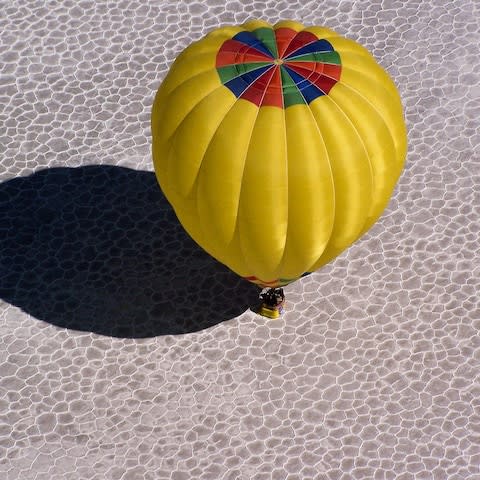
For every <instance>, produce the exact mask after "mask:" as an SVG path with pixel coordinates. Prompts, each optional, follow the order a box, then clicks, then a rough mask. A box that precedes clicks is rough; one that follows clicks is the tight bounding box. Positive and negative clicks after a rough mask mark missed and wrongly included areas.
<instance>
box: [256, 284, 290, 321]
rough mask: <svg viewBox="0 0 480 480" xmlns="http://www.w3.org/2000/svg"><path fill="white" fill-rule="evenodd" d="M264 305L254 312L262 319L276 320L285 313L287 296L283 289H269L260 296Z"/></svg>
mask: <svg viewBox="0 0 480 480" xmlns="http://www.w3.org/2000/svg"><path fill="white" fill-rule="evenodd" d="M260 298H261V299H262V303H261V304H260V306H259V307H258V308H257V309H256V310H254V311H255V313H257V314H258V315H262V317H266V318H271V319H276V318H279V317H280V315H281V314H282V313H283V312H284V308H283V307H284V305H285V295H284V293H283V289H282V288H269V289H268V290H267V291H266V292H265V293H262V294H261V295H260Z"/></svg>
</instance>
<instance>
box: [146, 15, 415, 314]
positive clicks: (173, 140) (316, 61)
mask: <svg viewBox="0 0 480 480" xmlns="http://www.w3.org/2000/svg"><path fill="white" fill-rule="evenodd" d="M151 128H152V138H153V145H152V153H153V161H154V167H155V173H156V176H157V179H158V182H159V184H160V187H161V189H162V191H163V192H164V194H165V196H166V198H167V200H168V201H169V202H170V204H171V205H172V206H173V209H174V210H175V213H176V215H177V217H178V219H179V221H180V222H181V224H182V225H183V227H184V228H185V230H186V231H187V232H188V234H189V235H190V236H191V237H192V238H193V239H194V240H195V241H196V242H197V243H198V244H199V245H200V246H201V247H202V248H203V249H204V250H206V251H207V252H208V253H209V254H210V255H212V256H213V257H214V258H216V259H217V260H218V261H220V262H221V263H223V264H225V265H227V266H228V267H229V268H230V269H231V270H233V271H234V272H236V273H237V274H238V275H240V276H242V277H244V278H245V279H247V280H249V281H250V282H253V283H255V284H258V285H259V286H260V287H262V288H265V287H272V288H276V287H281V286H283V285H287V284H289V283H290V282H293V281H294V280H296V279H298V278H300V277H301V276H303V275H305V274H308V273H309V272H313V271H315V270H317V269H318V268H320V267H321V266H323V265H325V264H326V263H327V262H329V261H331V260H332V259H334V258H335V257H336V256H337V255H339V254H340V253H341V252H342V251H344V250H345V249H346V248H347V247H348V246H350V245H351V244H352V243H353V242H355V241H356V240H357V239H358V238H359V237H360V236H362V235H363V234H364V233H365V232H366V231H367V230H368V229H369V228H370V227H371V226H372V225H373V224H374V222H375V221H376V220H377V219H378V218H379V216H380V215H381V213H382V211H383V210H384V209H385V207H386V206H387V204H388V201H389V199H390V197H391V194H392V192H393V189H394V187H395V184H396V182H397V180H398V178H399V176H400V173H401V171H402V168H403V165H404V162H405V155H406V148H407V140H406V128H405V123H404V118H403V110H402V104H401V101H400V97H399V94H398V92H397V89H396V87H395V85H394V83H393V81H392V80H391V78H390V77H389V75H388V74H387V73H386V72H385V71H384V70H383V68H382V67H381V66H380V65H379V64H378V63H377V62H376V61H375V59H374V58H373V57H372V56H371V54H370V53H369V52H368V51H367V50H366V49H365V48H364V47H362V46H360V45H359V44H358V43H356V42H354V41H352V40H350V39H347V38H344V37H342V36H340V35H339V34H337V33H335V32H334V31H332V30H330V29H327V28H323V27H315V26H314V27H305V26H303V25H302V24H300V23H298V22H293V21H282V22H280V23H277V24H276V25H274V26H272V25H270V24H268V23H266V22H262V21H251V22H248V23H245V24H243V25H240V26H226V27H222V28H218V29H216V30H214V31H212V32H210V33H209V34H208V35H206V36H205V37H204V38H202V39H200V40H199V41H197V42H195V43H193V44H191V45H190V46H188V47H187V48H186V49H185V50H184V51H183V52H182V53H181V54H180V55H179V56H178V58H177V59H176V60H175V62H174V64H173V65H172V67H171V69H170V71H169V72H168V74H167V75H166V77H165V79H164V81H163V83H162V84H161V86H160V88H159V90H158V92H157V95H156V97H155V101H154V104H153V109H152V121H151ZM282 294H283V291H282ZM266 307H268V308H270V307H271V306H270V305H266ZM272 308H273V307H272ZM264 313H265V312H264Z"/></svg>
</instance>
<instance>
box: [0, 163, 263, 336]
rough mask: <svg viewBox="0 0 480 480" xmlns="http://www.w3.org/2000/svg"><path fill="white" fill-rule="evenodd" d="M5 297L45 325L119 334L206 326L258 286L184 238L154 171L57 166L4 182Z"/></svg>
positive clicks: (0, 223)
mask: <svg viewBox="0 0 480 480" xmlns="http://www.w3.org/2000/svg"><path fill="white" fill-rule="evenodd" d="M0 228H1V230H2V232H1V237H0V265H1V267H0V268H1V274H0V296H1V298H3V299H4V300H6V301H7V302H9V303H11V304H13V305H16V306H18V307H20V308H21V309H22V310H24V311H25V312H27V313H29V314H31V315H32V316H34V317H36V318H38V319H40V320H44V321H45V322H48V323H51V324H54V325H57V326H59V327H66V328H71V329H76V330H83V331H89V332H94V333H98V334H102V335H110V336H115V337H128V338H140V337H152V336H157V335H165V334H181V333H189V332H194V331H198V330H202V329H204V328H208V327H210V326H212V325H215V324H217V323H219V322H222V321H223V320H228V319H230V318H232V317H235V316H237V315H240V314H241V313H243V312H244V311H245V310H246V309H247V308H248V307H249V306H250V305H252V303H255V301H256V299H257V298H258V292H259V290H258V289H257V288H256V287H255V286H254V285H251V284H249V283H248V282H246V281H245V280H242V279H240V278H239V277H237V275H235V274H234V273H232V272H231V271H230V270H228V269H227V268H226V267H225V266H223V265H222V264H220V263H219V262H217V261H216V260H214V259H213V258H211V257H210V256H209V255H208V254H206V253H205V252H204V251H203V250H202V249H201V248H200V247H198V246H197V245H196V244H195V243H194V242H193V241H192V240H191V239H190V237H189V236H188V235H187V234H186V233H185V232H184V230H183V228H182V227H181V226H180V224H179V223H178V220H177V219H176V216H175V214H174V212H173V210H172V208H171V207H170V205H169V204H168V203H167V201H166V199H165V197H164V196H163V194H162V193H161V191H160V188H159V186H158V184H157V181H156V178H155V175H154V174H153V173H151V172H143V171H136V170H131V169H127V168H121V167H115V166H98V165H96V166H87V167H80V168H52V169H47V170H42V171H39V172H37V173H35V174H33V175H31V176H29V177H20V178H15V179H13V180H10V181H7V182H5V183H3V184H1V185H0Z"/></svg>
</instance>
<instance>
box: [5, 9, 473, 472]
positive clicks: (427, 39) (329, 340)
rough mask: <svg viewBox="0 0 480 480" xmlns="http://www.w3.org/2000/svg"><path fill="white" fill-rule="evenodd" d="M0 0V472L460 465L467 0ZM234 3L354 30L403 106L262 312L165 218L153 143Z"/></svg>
mask: <svg viewBox="0 0 480 480" xmlns="http://www.w3.org/2000/svg"><path fill="white" fill-rule="evenodd" d="M0 11H1V14H0V58H1V62H0V69H1V84H0V97H1V102H0V138H1V140H0V146H1V154H2V156H1V159H0V176H1V183H0V205H1V207H0V218H1V221H0V228H1V236H0V244H1V245H0V256H1V272H0V293H1V295H0V297H1V299H2V303H1V305H2V307H1V311H0V312H1V313H0V332H1V336H0V345H1V346H0V357H1V358H0V365H1V366H0V371H1V378H0V473H1V478H2V479H6V480H18V479H22V480H43V479H48V480H60V479H62V480H64V479H72V478H75V479H109V480H110V479H112V480H116V479H127V480H149V479H168V480H185V479H190V478H197V479H203V480H212V479H225V480H227V479H228V480H234V479H235V480H236V479H242V480H243V479H253V478H254V479H255V480H267V479H274V480H297V479H322V480H323V479H338V480H350V479H354V480H357V479H365V480H366V479H368V480H371V479H375V480H377V479H378V480H379V479H382V480H383V479H389V480H394V479H395V480H410V479H415V480H417V479H421V480H426V479H429V480H430V479H434V480H440V479H449V480H474V479H478V478H480V382H479V372H480V349H479V347H480V336H479V329H480V308H479V300H478V291H479V287H480V285H479V284H480V281H479V279H480V271H479V270H480V268H479V264H480V262H479V260H478V253H477V252H478V251H479V247H480V242H479V231H480V221H479V213H478V205H480V188H479V184H480V176H479V173H478V171H479V165H480V163H479V153H480V152H479V145H480V131H479V121H478V118H479V117H480V102H479V87H478V86H479V85H480V78H479V77H480V76H479V62H478V45H479V43H480V35H479V23H478V18H480V8H479V4H478V2H475V1H474V0H463V1H461V2H460V1H458V2H435V1H433V0H425V1H419V0H408V1H407V0H384V1H377V0H372V1H368V2H367V1H348V0H346V1H334V0H327V1H324V2H316V1H307V2H300V1H291V2H290V1H278V2H277V1H267V2H257V1H243V2H240V1H230V0H227V1H225V2H220V1H218V0H204V1H189V2H176V1H162V2H148V1H139V0H137V1H118V2H104V1H93V0H83V1H70V0H64V1H62V2H56V1H45V2H44V1H18V2H3V3H2V4H1V5H0ZM255 17H257V18H263V19H265V20H267V21H270V22H272V23H274V22H276V21H278V20H280V19H284V18H292V19H296V20H299V21H302V22H303V23H305V24H307V25H311V24H318V25H322V24H323V25H326V26H328V27H330V28H333V29H335V30H337V31H338V32H339V33H341V34H343V35H346V36H348V37H350V38H352V39H354V40H356V41H359V42H360V43H361V44H363V45H364V46H366V47H367V48H368V49H369V50H370V51H371V52H372V53H373V54H374V56H375V57H376V59H377V60H378V61H379V63H380V64H381V65H383V66H384V68H386V70H387V71H388V72H389V73H390V74H391V76H392V77H393V79H394V81H395V83H396V84H397V86H398V88H399V91H400V94H401V97H402V99H403V102H404V106H405V115H406V121H407V126H408V131H409V152H408V158H407V163H406V167H405V171H404V173H403V174H402V176H401V178H400V181H399V183H398V185H397V187H396V189H395V192H394V195H393V198H392V200H391V201H390V203H389V206H388V208H387V210H386V211H385V213H384V215H383V216H382V217H381V219H380V220H379V222H378V223H377V224H376V225H375V226H374V227H373V228H372V229H371V230H370V231H369V232H368V233H367V234H366V235H365V236H364V237H363V238H362V239H361V240H359V241H358V242H357V243H355V244H354V245H353V246H351V247H350V248H349V249H348V250H347V251H346V252H344V253H343V254H342V255H341V256H340V257H338V258H337V259H336V260H335V261H334V262H333V263H331V264H330V265H328V266H326V267H324V268H323V269H321V270H320V271H319V272H317V273H314V274H312V275H310V276H307V277H305V278H303V279H302V280H300V281H297V282H296V283H294V284H292V285H290V286H288V287H287V288H286V294H287V302H288V303H287V309H286V313H285V314H284V316H283V317H282V318H281V319H279V320H276V321H269V320H266V319H264V318H262V317H258V316H256V315H255V314H254V313H252V311H250V310H249V309H248V306H249V305H252V304H253V303H254V301H255V298H256V296H257V295H258V290H257V289H256V287H254V286H251V285H249V284H246V283H245V282H243V281H242V280H239V279H238V278H237V277H236V276H235V275H234V274H232V273H231V272H229V271H228V269H226V268H225V267H223V266H222V265H219V264H218V263H217V262H215V261H214V260H212V259H211V258H210V257H209V256H208V255H206V254H205V253H203V252H202V251H201V250H200V249H199V248H198V247H197V246H196V245H195V244H194V242H193V241H192V240H190V239H189V237H188V236H187V235H186V234H185V233H184V232H183V230H182V229H181V228H180V227H179V226H178V224H177V223H176V222H175V216H174V213H173V211H172V209H171V208H170V207H169V205H168V204H167V202H166V200H165V198H164V197H163V195H162V194H161V192H160V190H159V188H158V186H157V184H156V180H155V176H154V174H153V173H152V170H153V169H152V162H151V155H150V142H151V136H150V125H149V116H150V108H151V104H152V102H153V97H154V95H155V92H156V90H157V88H158V86H159V84H160V82H161V80H162V79H163V77H164V75H165V74H166V72H167V70H168V68H169V66H170V65H171V63H172V62H173V60H174V58H175V57H176V55H178V54H179V53H180V52H181V51H182V49H183V48H185V47H186V46H187V45H188V44H189V43H190V42H192V41H194V40H196V39H199V38H201V37H202V36H203V35H204V34H205V33H206V32H207V31H209V30H211V29H213V28H215V27H216V26H218V25H221V24H229V23H239V22H243V21H246V20H247V19H250V18H255Z"/></svg>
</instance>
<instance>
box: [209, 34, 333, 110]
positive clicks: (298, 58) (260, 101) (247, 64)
mask: <svg viewBox="0 0 480 480" xmlns="http://www.w3.org/2000/svg"><path fill="white" fill-rule="evenodd" d="M216 67H217V71H218V74H219V76H220V79H221V81H222V83H223V84H224V85H225V86H226V87H228V88H229V89H230V90H231V91H232V93H233V94H234V95H235V96H236V97H237V98H243V99H245V100H249V101H250V102H252V103H254V104H255V105H257V106H276V107H280V108H287V107H289V106H290V105H298V104H309V103H310V102H311V101H313V100H315V99H316V98H318V97H320V96H322V95H328V93H329V92H330V90H331V89H332V87H333V86H334V85H335V84H336V83H337V82H338V81H339V79H340V74H341V70H342V66H341V60H340V55H339V54H338V53H337V52H336V51H335V50H334V48H333V46H332V45H331V44H330V43H329V42H328V41H327V40H325V39H319V38H317V36H315V35H314V34H313V33H311V32H307V31H300V32H297V31H295V30H293V29H291V28H279V29H277V30H274V29H272V28H267V27H262V28H258V29H256V30H253V31H252V32H249V31H242V32H240V33H237V34H236V35H235V36H234V37H233V38H231V39H229V40H227V41H226V42H224V43H223V45H222V46H221V48H220V50H219V52H218V54H217V59H216Z"/></svg>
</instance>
